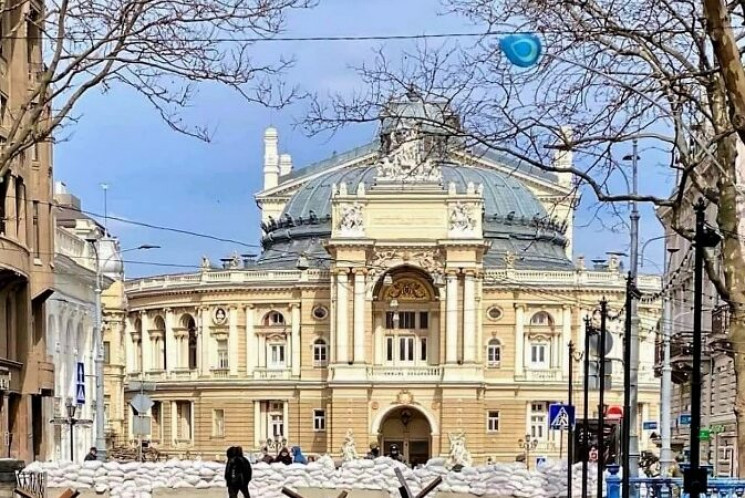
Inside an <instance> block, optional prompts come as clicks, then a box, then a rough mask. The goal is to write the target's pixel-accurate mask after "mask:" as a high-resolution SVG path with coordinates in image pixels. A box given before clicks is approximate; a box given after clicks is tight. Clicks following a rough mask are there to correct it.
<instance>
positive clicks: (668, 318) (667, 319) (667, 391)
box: [660, 241, 677, 476]
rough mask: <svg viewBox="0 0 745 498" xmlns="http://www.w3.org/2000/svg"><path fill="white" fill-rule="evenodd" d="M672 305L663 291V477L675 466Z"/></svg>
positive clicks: (661, 428)
mask: <svg viewBox="0 0 745 498" xmlns="http://www.w3.org/2000/svg"><path fill="white" fill-rule="evenodd" d="M665 246H666V247H665V248H666V250H667V252H668V254H669V255H670V257H672V253H674V252H675V251H677V249H674V248H670V247H667V241H666V242H665ZM664 264H665V275H667V270H668V269H669V258H665V261H664ZM664 285H668V286H669V285H670V282H666V283H665V284H664ZM672 319H673V313H672V305H671V302H670V290H669V289H663V295H662V369H661V370H662V379H661V385H660V411H661V412H662V413H661V414H660V438H661V440H662V441H661V448H660V470H661V472H662V475H664V476H667V475H669V473H670V469H671V468H672V465H673V463H674V462H673V451H672V434H671V432H672V420H671V417H670V411H671V406H670V405H671V400H672V396H673V382H672V373H673V368H672V365H670V339H671V336H672V329H673V325H672Z"/></svg>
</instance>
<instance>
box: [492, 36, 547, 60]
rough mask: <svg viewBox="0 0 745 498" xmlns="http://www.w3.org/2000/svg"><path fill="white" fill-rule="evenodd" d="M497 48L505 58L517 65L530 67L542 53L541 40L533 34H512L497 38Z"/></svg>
mask: <svg viewBox="0 0 745 498" xmlns="http://www.w3.org/2000/svg"><path fill="white" fill-rule="evenodd" d="M499 48H500V49H501V50H502V53H504V55H505V56H506V57H507V59H508V60H509V61H510V62H511V63H512V64H514V65H515V66H518V67H530V66H533V65H535V64H536V63H537V62H538V59H540V58H541V54H542V53H543V47H542V45H541V40H540V39H539V38H538V37H537V36H536V35H534V34H530V33H529V34H522V33H518V34H514V35H509V36H506V37H504V38H502V39H501V40H499Z"/></svg>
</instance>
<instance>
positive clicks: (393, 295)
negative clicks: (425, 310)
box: [383, 278, 431, 301]
mask: <svg viewBox="0 0 745 498" xmlns="http://www.w3.org/2000/svg"><path fill="white" fill-rule="evenodd" d="M383 299H384V300H386V301H390V300H391V299H397V300H398V301H429V300H430V299H431V296H430V294H429V290H428V289H427V288H426V287H425V286H424V285H423V284H422V283H421V282H419V281H418V280H414V279H413V278H401V279H398V280H396V281H395V282H394V283H393V285H391V286H390V287H388V288H387V289H386V290H385V294H384V296H383Z"/></svg>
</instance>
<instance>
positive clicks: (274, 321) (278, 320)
mask: <svg viewBox="0 0 745 498" xmlns="http://www.w3.org/2000/svg"><path fill="white" fill-rule="evenodd" d="M284 324H285V317H284V315H283V314H282V313H280V312H279V311H270V312H269V313H267V314H266V315H265V316H264V325H266V326H270V327H271V326H273V325H284Z"/></svg>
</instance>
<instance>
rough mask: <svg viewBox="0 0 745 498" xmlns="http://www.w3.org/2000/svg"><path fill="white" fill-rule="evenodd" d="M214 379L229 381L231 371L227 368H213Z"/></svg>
mask: <svg viewBox="0 0 745 498" xmlns="http://www.w3.org/2000/svg"><path fill="white" fill-rule="evenodd" d="M211 372H212V377H213V378H215V379H227V378H228V375H230V370H229V369H227V368H213V369H212V370H211Z"/></svg>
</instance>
